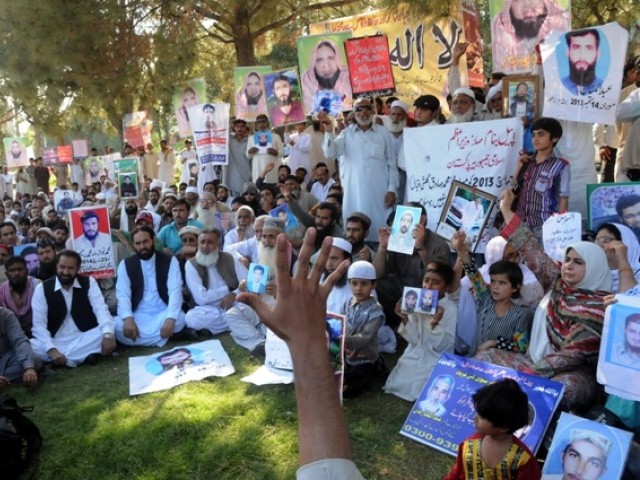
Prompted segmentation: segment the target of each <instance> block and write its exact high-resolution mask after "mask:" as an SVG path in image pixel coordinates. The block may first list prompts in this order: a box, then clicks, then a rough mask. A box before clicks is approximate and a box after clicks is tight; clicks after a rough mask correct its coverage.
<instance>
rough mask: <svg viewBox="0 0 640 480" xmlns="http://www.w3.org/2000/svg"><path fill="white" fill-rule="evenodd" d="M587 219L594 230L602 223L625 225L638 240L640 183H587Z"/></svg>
mask: <svg viewBox="0 0 640 480" xmlns="http://www.w3.org/2000/svg"><path fill="white" fill-rule="evenodd" d="M587 221H588V225H589V229H591V230H594V231H595V230H597V229H598V227H599V226H600V225H602V224H603V223H612V222H613V223H620V224H622V225H626V226H627V227H629V228H630V229H631V230H633V233H635V234H636V237H638V239H639V240H640V183H638V182H627V183H594V184H589V185H587Z"/></svg>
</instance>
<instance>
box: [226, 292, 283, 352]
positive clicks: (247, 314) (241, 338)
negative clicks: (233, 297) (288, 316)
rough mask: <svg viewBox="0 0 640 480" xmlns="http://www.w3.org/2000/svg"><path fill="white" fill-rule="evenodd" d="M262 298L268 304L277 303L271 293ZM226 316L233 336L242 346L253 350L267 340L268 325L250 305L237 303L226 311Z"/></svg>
mask: <svg viewBox="0 0 640 480" xmlns="http://www.w3.org/2000/svg"><path fill="white" fill-rule="evenodd" d="M262 300H263V301H264V302H266V304H267V305H274V304H275V299H274V298H273V297H272V296H271V295H263V296H262ZM224 318H225V320H226V321H227V324H228V325H229V330H231V338H233V340H234V341H235V342H236V343H237V344H238V345H240V346H241V347H244V348H246V349H247V350H249V351H251V350H253V349H254V348H256V347H257V346H258V345H260V344H261V343H264V342H265V341H266V339H267V327H266V325H265V324H264V323H262V322H261V321H260V317H258V314H257V313H256V312H255V310H253V309H252V308H251V307H250V306H249V305H245V304H244V303H236V304H235V306H233V307H231V308H230V309H229V310H227V311H226V313H225V314H224Z"/></svg>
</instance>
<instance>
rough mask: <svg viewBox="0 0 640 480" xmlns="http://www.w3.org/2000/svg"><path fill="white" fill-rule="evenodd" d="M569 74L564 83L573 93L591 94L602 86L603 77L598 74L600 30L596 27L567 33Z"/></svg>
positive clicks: (563, 80)
mask: <svg viewBox="0 0 640 480" xmlns="http://www.w3.org/2000/svg"><path fill="white" fill-rule="evenodd" d="M564 38H565V41H566V43H567V57H568V60H569V75H568V76H566V77H564V78H563V79H562V84H563V85H564V86H565V88H566V89H567V90H569V92H571V93H572V94H573V95H589V94H591V93H594V92H596V91H598V90H599V89H600V88H601V87H602V79H601V78H598V76H597V74H596V63H597V61H598V58H599V57H600V32H598V30H597V29H595V28H587V29H585V30H575V31H572V32H568V33H567V34H566V35H565V37H564Z"/></svg>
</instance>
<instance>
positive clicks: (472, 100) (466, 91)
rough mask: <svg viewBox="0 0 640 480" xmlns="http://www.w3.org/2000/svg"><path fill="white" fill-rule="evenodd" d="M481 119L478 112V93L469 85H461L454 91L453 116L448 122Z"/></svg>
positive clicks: (452, 101) (452, 100)
mask: <svg viewBox="0 0 640 480" xmlns="http://www.w3.org/2000/svg"><path fill="white" fill-rule="evenodd" d="M477 120H479V118H478V115H477V114H476V95H475V93H473V90H471V89H470V88H469V87H460V88H458V89H456V90H455V91H454V92H453V97H452V99H451V118H449V120H448V121H447V123H466V122H475V121H477Z"/></svg>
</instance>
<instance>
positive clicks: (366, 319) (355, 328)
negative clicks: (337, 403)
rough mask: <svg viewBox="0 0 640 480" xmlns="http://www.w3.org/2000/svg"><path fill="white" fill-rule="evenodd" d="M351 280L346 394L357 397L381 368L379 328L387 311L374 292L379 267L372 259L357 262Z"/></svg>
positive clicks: (348, 304) (352, 265)
mask: <svg viewBox="0 0 640 480" xmlns="http://www.w3.org/2000/svg"><path fill="white" fill-rule="evenodd" d="M347 279H348V281H349V285H350V286H351V293H352V295H353V296H352V297H351V298H350V299H349V300H348V301H347V303H346V305H345V308H344V311H345V316H346V325H345V337H344V346H345V367H344V389H343V392H342V396H343V397H345V398H349V397H355V396H357V395H360V394H361V393H364V392H365V391H367V390H368V389H369V388H370V387H371V382H372V381H373V379H374V378H375V377H376V374H377V372H378V368H379V359H380V354H379V346H378V329H379V328H380V326H381V325H382V324H383V323H384V312H383V311H382V307H381V306H380V304H379V303H378V301H377V300H376V299H375V298H374V297H373V296H372V295H371V293H372V292H373V289H374V288H375V286H376V269H375V268H374V267H373V265H372V264H371V263H369V262H365V261H362V260H361V261H359V262H354V263H352V264H351V266H350V267H349V271H348V273H347Z"/></svg>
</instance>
